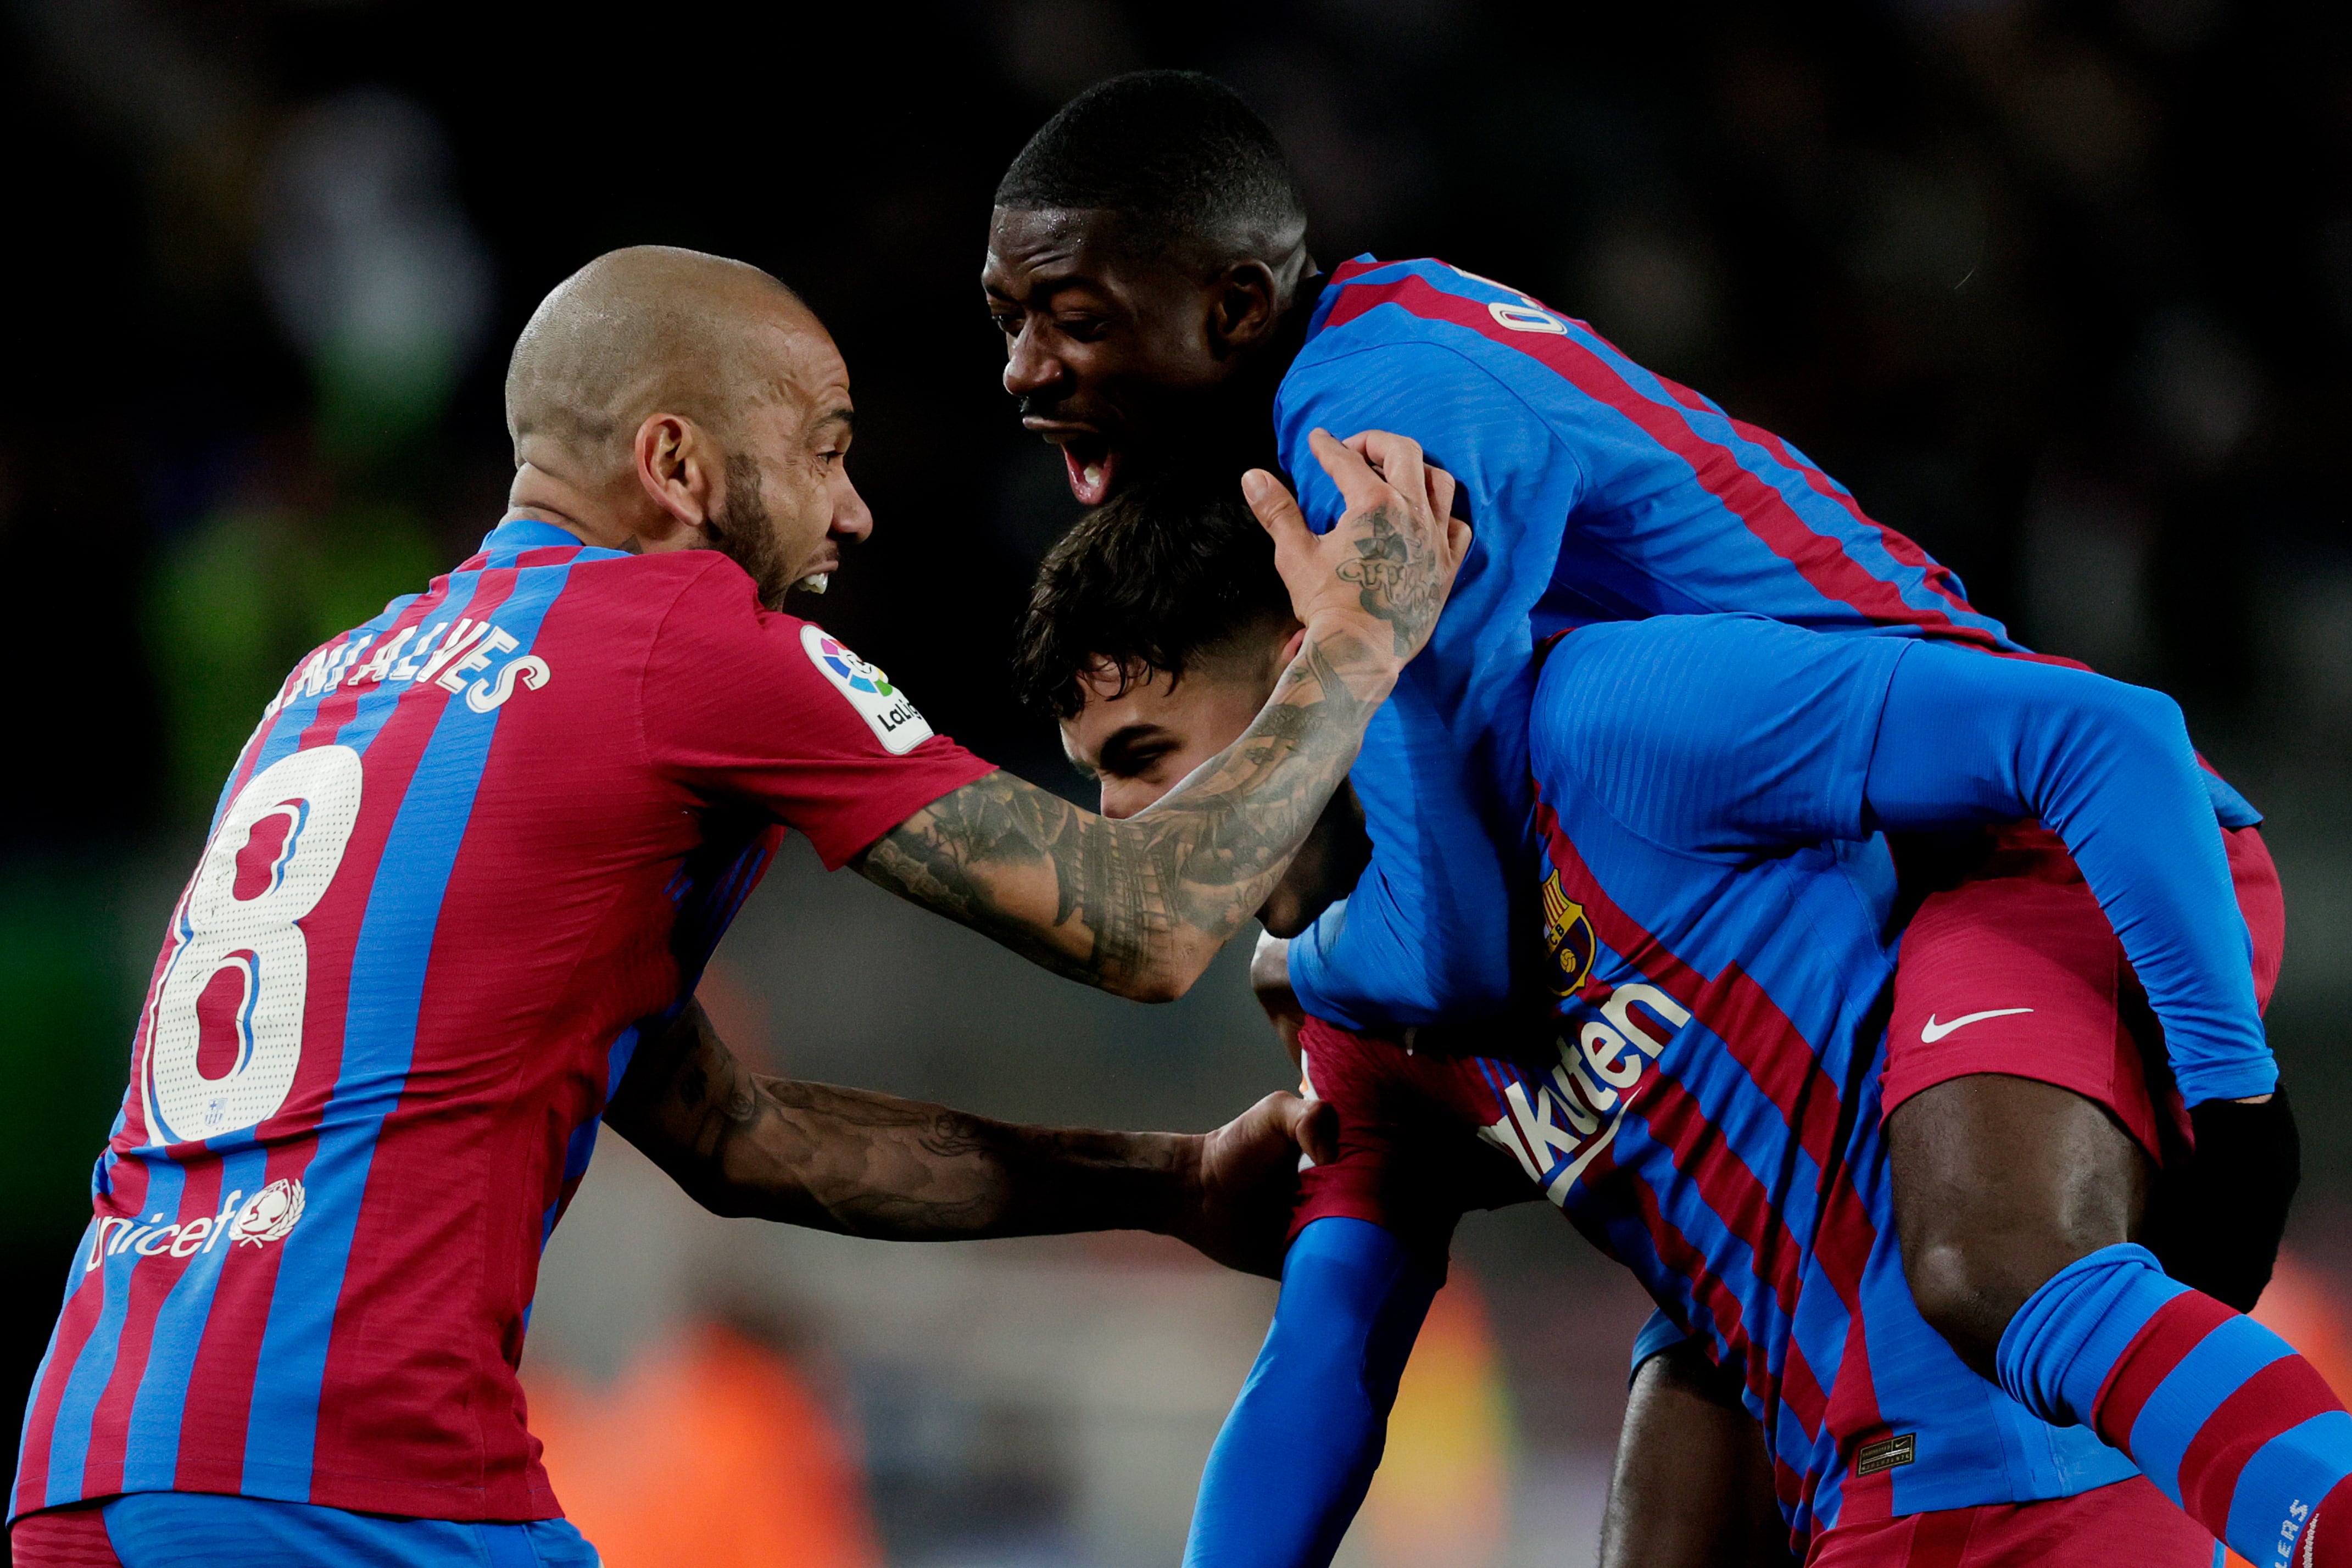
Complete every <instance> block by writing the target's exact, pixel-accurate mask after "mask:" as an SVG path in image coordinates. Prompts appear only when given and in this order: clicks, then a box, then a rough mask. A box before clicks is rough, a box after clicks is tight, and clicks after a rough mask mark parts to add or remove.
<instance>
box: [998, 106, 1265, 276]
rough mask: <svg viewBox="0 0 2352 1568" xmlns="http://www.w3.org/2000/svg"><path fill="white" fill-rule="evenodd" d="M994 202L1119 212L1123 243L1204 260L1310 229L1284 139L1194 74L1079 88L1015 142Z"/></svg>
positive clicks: (1256, 251)
mask: <svg viewBox="0 0 2352 1568" xmlns="http://www.w3.org/2000/svg"><path fill="white" fill-rule="evenodd" d="M996 204H997V205H998V206H1000V207H1013V208H1020V209H1025V210H1033V211H1034V210H1044V209H1058V210H1062V211H1070V210H1074V209H1095V210H1099V211H1105V212H1116V213H1118V214H1122V215H1124V216H1125V217H1127V218H1128V219H1129V223H1130V225H1132V226H1130V227H1129V229H1128V230H1127V231H1126V236H1125V237H1127V238H1128V239H1129V240H1130V241H1131V242H1134V243H1137V244H1139V245H1141V244H1149V245H1150V246H1154V247H1155V248H1157V247H1160V246H1174V247H1177V248H1180V249H1189V250H1191V251H1192V252H1193V253H1195V254H1196V255H1198V256H1200V257H1201V258H1202V259H1203V260H1208V261H1224V260H1228V259H1231V258H1233V257H1235V256H1267V255H1280V254H1282V253H1284V252H1286V251H1288V250H1289V249H1291V248H1292V247H1293V246H1297V244H1298V243H1299V242H1300V241H1301V240H1302V239H1303V238H1305V236H1306V234H1307V199H1306V196H1305V193H1302V192H1301V191H1300V190H1299V188H1298V179H1297V175H1295V174H1293V173H1292V172H1291V170H1290V161H1289V160H1288V159H1287V158H1285V157H1284V156H1283V152H1282V144H1281V143H1280V142H1279V141H1276V140H1275V137H1274V132H1272V131H1268V130H1267V129H1266V127H1265V121H1264V120H1260V119H1259V118H1258V117H1257V116H1256V114H1255V113H1254V112H1252V111H1251V110H1250V107H1249V106H1248V105H1247V104H1245V103H1244V102H1243V101H1242V99H1241V95H1240V94H1238V93H1236V92H1234V89H1231V88H1229V87H1227V86H1226V85H1225V84H1224V83H1223V82H1221V81H1219V80H1217V78H1214V77H1211V76H1203V75H1202V73H1200V72H1199V71H1136V72H1133V73H1132V74H1130V75H1127V76H1120V77H1113V78H1110V79H1109V80H1108V81H1102V82H1097V83H1096V84H1095V85H1094V86H1093V87H1090V88H1088V89H1087V90H1086V91H1084V92H1082V93H1080V94H1078V96H1077V97H1076V98H1074V99H1071V100H1070V101H1069V102H1067V103H1066V104H1064V105H1063V106H1062V107H1061V109H1060V110H1059V111H1058V112H1056V113H1055V116H1054V118H1053V119H1051V120H1047V121H1046V122H1045V125H1044V126H1043V127H1041V128H1040V129H1039V130H1038V131H1037V133H1036V134H1035V135H1034V136H1033V137H1031V138H1030V139H1029V142H1028V145H1026V146H1024V148H1022V150H1021V155H1020V156H1019V157H1017V158H1015V159H1014V160H1013V166H1012V167H1011V168H1009V169H1007V170H1006V171H1005V172H1004V178H1003V180H1001V181H999V182H998V183H997V186H996Z"/></svg>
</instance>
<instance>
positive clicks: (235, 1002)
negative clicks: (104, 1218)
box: [140, 746, 360, 1144]
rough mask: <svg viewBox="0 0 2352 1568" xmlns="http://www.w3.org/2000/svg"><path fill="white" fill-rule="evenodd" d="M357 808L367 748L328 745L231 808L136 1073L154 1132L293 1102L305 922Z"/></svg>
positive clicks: (267, 778) (272, 775) (180, 936)
mask: <svg viewBox="0 0 2352 1568" xmlns="http://www.w3.org/2000/svg"><path fill="white" fill-rule="evenodd" d="M359 812H360V757H359V753H358V752H356V751H353V750H352V748H351V747H348V746H322V747H315V748H313V749H311V750H308V751H297V752H295V753H294V754H293V755H292V756H290V757H285V758H279V759H278V761H276V762H274V763H272V764H270V766H268V768H264V769H262V770H261V772H259V773H257V774H256V775H255V776H254V778H253V779H252V780H251V781H250V782H248V783H247V785H246V787H245V788H244V789H240V790H238V791H237V795H236V800H232V801H231V802H230V803H229V808H228V810H226V812H224V813H223V814H222V817H221V821H220V826H219V828H217V829H216V830H215V831H214V833H213V838H212V842H211V843H210V844H208V845H206V846H205V858H204V863H203V864H202V865H201V866H199V867H198V868H197V871H196V876H195V880H194V882H193V883H190V884H189V887H188V893H187V896H186V898H185V899H184V900H183V901H182V903H181V905H180V914H179V917H178V919H177V921H176V922H175V923H174V925H175V929H174V931H173V936H174V937H175V938H176V939H177V941H178V950H177V951H176V952H174V953H173V955H172V958H171V965H170V968H169V970H168V971H167V972H166V974H165V975H164V977H163V984H162V985H161V986H159V987H158V988H156V994H155V1016H154V1029H153V1030H152V1034H151V1035H150V1037H149V1038H150V1042H151V1043H150V1045H149V1049H148V1052H147V1071H145V1072H144V1073H143V1074H142V1076H141V1082H140V1088H141V1092H142V1095H143V1098H144V1101H145V1106H146V1113H147V1124H148V1126H149V1128H150V1129H151V1134H152V1139H153V1141H154V1142H156V1143H158V1144H176V1143H188V1142H194V1141H196V1140H199V1139H205V1138H216V1137H220V1136H222V1135H224V1134H229V1133H238V1132H243V1131H244V1130H245V1129H246V1128H247V1127H251V1126H255V1125H257V1124H259V1123H261V1122H263V1121H266V1120H268V1118H269V1117H270V1116H271V1115H273V1114H274V1113H276V1112H277V1110H278V1106H280V1105H282V1104H284V1103H286V1095H287V1092H288V1091H289V1090H290V1089H292V1088H293V1086H294V1073H295V1070H296V1069H297V1068H298V1067H299V1065H300V1064H301V1061H302V1008H303V1000H304V998H305V996H306V994H307V992H308V990H309V985H310V951H309V948H308V946H307V945H306V944H305V943H304V941H303V938H302V929H301V927H300V925H298V924H297V922H299V920H300V919H301V918H302V917H303V916H304V915H308V914H310V911H311V910H312V909H313V908H314V907H316V906H317V904H318V903H319V900H320V898H322V897H323V896H325V894H326V892H327V885H328V883H331V882H332V881H333V880H334V876H335V868H336V866H337V865H338V864H340V863H341V861H342V858H343V849H344V846H345V845H347V844H348V843H349V842H350V841H351V836H352V826H353V825H354V824H355V823H356V822H357V821H359ZM208 1036H209V1037H211V1038H210V1039H209V1040H208V1039H207V1037H208ZM208 1045H209V1046H210V1049H209V1050H207V1049H206V1047H207V1046H208ZM207 1068H209V1069H211V1070H212V1071H210V1072H209V1073H207V1071H205V1070H206V1069H207Z"/></svg>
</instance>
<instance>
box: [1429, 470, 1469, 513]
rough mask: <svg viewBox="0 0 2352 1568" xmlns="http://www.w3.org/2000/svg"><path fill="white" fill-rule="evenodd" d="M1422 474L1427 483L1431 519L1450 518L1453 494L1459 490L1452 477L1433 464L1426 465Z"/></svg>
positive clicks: (1452, 508) (1452, 507)
mask: <svg viewBox="0 0 2352 1568" xmlns="http://www.w3.org/2000/svg"><path fill="white" fill-rule="evenodd" d="M1423 474H1424V475H1425V476H1426V478H1427V479H1428V482H1429V515H1430V516H1431V517H1452V516H1453V515H1454V491H1455V490H1456V489H1458V488H1460V486H1458V485H1457V484H1456V483H1455V481H1454V476H1453V475H1451V474H1448V473H1447V472H1446V471H1445V470H1444V469H1443V468H1440V467H1439V466H1438V465H1436V464H1434V463H1431V464H1428V465H1425V466H1424V468H1423Z"/></svg>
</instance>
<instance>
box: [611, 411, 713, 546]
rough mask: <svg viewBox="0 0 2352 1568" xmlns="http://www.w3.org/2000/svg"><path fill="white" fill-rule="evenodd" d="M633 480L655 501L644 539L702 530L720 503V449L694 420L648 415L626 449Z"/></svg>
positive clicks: (655, 540)
mask: <svg viewBox="0 0 2352 1568" xmlns="http://www.w3.org/2000/svg"><path fill="white" fill-rule="evenodd" d="M630 456H631V458H632V460H633V461H634V463H635V468H636V476H637V483H638V485H639V486H641V487H642V488H643V489H644V491H645V493H646V499H647V500H649V501H651V502H652V503H653V505H654V508H655V512H656V517H655V518H653V519H651V528H650V530H646V529H641V530H640V532H641V533H646V534H647V536H648V537H647V538H646V542H647V543H648V544H655V543H659V542H661V541H662V540H663V539H664V538H667V537H669V536H671V535H673V534H676V533H677V532H679V531H681V530H685V531H691V532H694V533H702V532H705V531H707V530H706V529H705V528H704V525H705V523H706V522H707V521H708V520H709V517H710V514H711V512H712V510H713V509H715V508H716V507H717V506H718V505H719V486H720V484H721V482H722V481H721V465H720V463H719V449H718V447H717V445H716V444H714V443H713V442H712V441H711V439H710V437H709V434H707V433H706V432H705V431H704V430H703V429H702V427H701V426H699V425H698V424H696V423H694V421H692V420H690V419H688V418H687V417H686V416H685V415H684V414H679V413H649V414H647V415H646V418H645V423H642V424H640V425H638V426H637V438H636V440H635V443H633V444H632V445H631V448H630Z"/></svg>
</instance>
